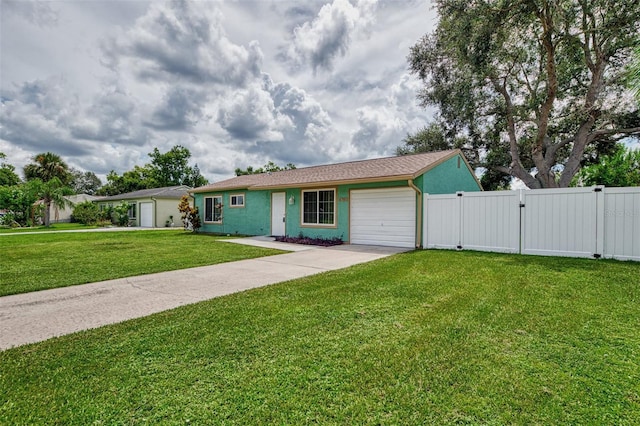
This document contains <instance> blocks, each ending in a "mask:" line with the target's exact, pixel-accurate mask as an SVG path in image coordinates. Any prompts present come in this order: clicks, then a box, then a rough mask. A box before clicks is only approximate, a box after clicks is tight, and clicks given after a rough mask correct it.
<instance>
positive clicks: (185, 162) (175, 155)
mask: <svg viewBox="0 0 640 426" xmlns="http://www.w3.org/2000/svg"><path fill="white" fill-rule="evenodd" d="M149 157H151V162H150V163H147V164H145V165H144V166H137V165H136V166H134V168H133V170H129V171H126V172H124V173H123V174H122V175H118V174H117V173H116V172H115V171H113V170H112V171H111V172H109V174H108V175H107V183H106V184H105V185H104V186H103V187H102V188H100V190H99V191H98V195H118V194H123V193H125V192H132V191H138V190H140V189H150V188H162V187H165V186H177V185H187V186H190V187H194V188H195V187H198V186H203V185H206V184H207V183H208V182H207V180H206V179H205V178H204V176H202V174H200V169H199V168H198V165H197V164H196V165H195V166H193V167H191V166H189V159H190V158H191V152H190V151H189V149H188V148H185V147H183V146H180V145H176V146H174V147H173V148H171V149H170V150H169V151H167V152H166V153H161V152H160V150H158V148H154V149H153V152H151V153H149Z"/></svg>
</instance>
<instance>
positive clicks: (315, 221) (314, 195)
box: [302, 189, 336, 226]
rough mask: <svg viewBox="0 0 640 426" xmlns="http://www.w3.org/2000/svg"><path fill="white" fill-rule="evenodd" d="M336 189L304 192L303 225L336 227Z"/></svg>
mask: <svg viewBox="0 0 640 426" xmlns="http://www.w3.org/2000/svg"><path fill="white" fill-rule="evenodd" d="M335 199H336V190H335V189H320V190H317V191H316V190H314V191H302V224H303V225H320V226H333V225H335V223H336V222H335V217H336V212H335V207H336V203H335Z"/></svg>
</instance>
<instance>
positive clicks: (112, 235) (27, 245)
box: [0, 230, 282, 296]
mask: <svg viewBox="0 0 640 426" xmlns="http://www.w3.org/2000/svg"><path fill="white" fill-rule="evenodd" d="M218 240H219V237H213V236H210V235H203V234H192V233H190V232H184V231H181V230H175V231H173V230H162V231H122V232H82V233H59V234H56V233H51V234H43V233H41V234H33V235H5V236H2V237H0V262H1V265H2V267H1V268H0V296H5V295H9V294H16V293H25V292H29V291H36V290H44V289H49V288H56V287H66V286H70V285H76V284H84V283H89V282H95V281H103V280H108V279H113V278H122V277H129V276H134V275H141V274H150V273H154V272H162V271H171V270H176V269H183V268H191V267H195V266H203V265H213V264H216V263H222V262H231V261H235V260H242V259H248V258H254V257H261V256H267V255H271V254H277V253H282V252H280V251H278V250H270V249H263V248H258V247H250V246H243V245H240V244H230V243H223V242H220V241H218Z"/></svg>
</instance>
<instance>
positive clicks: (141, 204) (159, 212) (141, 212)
mask: <svg viewBox="0 0 640 426" xmlns="http://www.w3.org/2000/svg"><path fill="white" fill-rule="evenodd" d="M190 189H191V188H190V187H188V186H186V185H180V186H167V187H164V188H153V189H141V190H139V191H133V192H127V193H125V194H118V195H112V196H109V197H101V198H99V199H97V200H94V202H95V203H96V204H98V206H99V207H100V210H104V209H105V208H107V206H111V207H115V206H117V205H119V204H121V203H122V202H125V203H127V204H129V225H130V226H139V227H142V228H162V227H165V226H176V227H182V221H181V219H180V216H181V213H180V212H179V211H178V204H179V203H180V199H181V198H182V197H183V196H184V195H189V193H188V191H189V190H190ZM192 204H193V203H192Z"/></svg>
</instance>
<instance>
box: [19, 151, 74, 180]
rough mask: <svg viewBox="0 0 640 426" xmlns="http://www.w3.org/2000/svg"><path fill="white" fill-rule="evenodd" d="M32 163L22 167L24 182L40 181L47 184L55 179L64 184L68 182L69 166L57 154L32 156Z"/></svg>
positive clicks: (46, 153) (48, 153)
mask: <svg viewBox="0 0 640 426" xmlns="http://www.w3.org/2000/svg"><path fill="white" fill-rule="evenodd" d="M33 161H34V163H32V164H27V165H26V166H24V176H25V179H26V180H31V179H40V180H41V181H42V182H48V181H50V180H51V179H53V178H54V177H57V178H58V179H60V181H62V183H64V184H67V183H68V182H69V179H70V178H71V176H70V174H69V166H67V163H65V162H64V161H63V160H62V158H60V156H59V155H58V154H54V153H52V152H43V153H41V154H38V155H36V156H34V157H33Z"/></svg>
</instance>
